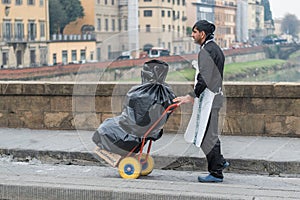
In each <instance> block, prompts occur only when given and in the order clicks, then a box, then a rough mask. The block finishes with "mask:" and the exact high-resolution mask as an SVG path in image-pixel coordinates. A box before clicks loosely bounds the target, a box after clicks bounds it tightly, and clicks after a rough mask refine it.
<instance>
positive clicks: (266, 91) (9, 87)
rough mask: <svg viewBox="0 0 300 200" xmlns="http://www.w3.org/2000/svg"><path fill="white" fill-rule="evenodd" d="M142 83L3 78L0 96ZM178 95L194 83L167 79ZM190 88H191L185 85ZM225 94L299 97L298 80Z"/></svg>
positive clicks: (230, 88)
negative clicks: (15, 79)
mask: <svg viewBox="0 0 300 200" xmlns="http://www.w3.org/2000/svg"><path fill="white" fill-rule="evenodd" d="M139 84H140V83H139V82H129V83H128V82H126V83H125V82H121V83H120V82H41V81H0V95H1V96H4V95H16V96H18V95H23V96H27V95H28V96H30V95H33V96H38V95H41V96H44V95H50V96H73V95H75V96H78V95H79V96H85V95H92V96H95V95H96V96H111V95H112V93H113V94H114V95H120V96H122V95H125V94H126V93H127V91H128V90H129V89H130V88H131V87H133V86H135V85H139ZM168 84H169V85H170V86H171V87H172V88H173V89H174V92H175V94H176V95H184V94H186V93H187V90H192V87H193V82H168ZM186 87H188V89H187V88H186ZM224 94H225V96H226V97H252V98H255V97H265V98H268V97H272V98H274V97H276V98H283V97H284V98H286V97H288V98H299V97H300V83H299V82H277V83H270V82H224Z"/></svg>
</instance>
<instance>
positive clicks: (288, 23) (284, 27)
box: [281, 14, 299, 36]
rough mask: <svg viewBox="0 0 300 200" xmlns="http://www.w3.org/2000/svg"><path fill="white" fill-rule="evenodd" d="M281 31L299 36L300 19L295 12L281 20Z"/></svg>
mask: <svg viewBox="0 0 300 200" xmlns="http://www.w3.org/2000/svg"><path fill="white" fill-rule="evenodd" d="M281 31H282V32H283V33H286V34H289V35H292V36H297V34H298V33H299V20H298V18H297V17H296V15H294V14H286V15H285V16H284V18H283V19H282V22H281Z"/></svg>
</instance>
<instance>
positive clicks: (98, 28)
mask: <svg viewBox="0 0 300 200" xmlns="http://www.w3.org/2000/svg"><path fill="white" fill-rule="evenodd" d="M97 31H101V19H100V18H98V19H97Z"/></svg>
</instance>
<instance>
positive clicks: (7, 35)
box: [3, 21, 12, 40]
mask: <svg viewBox="0 0 300 200" xmlns="http://www.w3.org/2000/svg"><path fill="white" fill-rule="evenodd" d="M3 25H4V26H3V38H4V39H5V40H11V37H12V25H11V23H10V21H4V24H3Z"/></svg>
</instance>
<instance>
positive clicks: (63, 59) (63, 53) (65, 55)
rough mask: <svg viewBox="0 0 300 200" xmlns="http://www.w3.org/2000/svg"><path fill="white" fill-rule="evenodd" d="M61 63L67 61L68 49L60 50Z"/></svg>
mask: <svg viewBox="0 0 300 200" xmlns="http://www.w3.org/2000/svg"><path fill="white" fill-rule="evenodd" d="M62 63H63V64H67V63H68V51H66V50H63V51H62Z"/></svg>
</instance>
